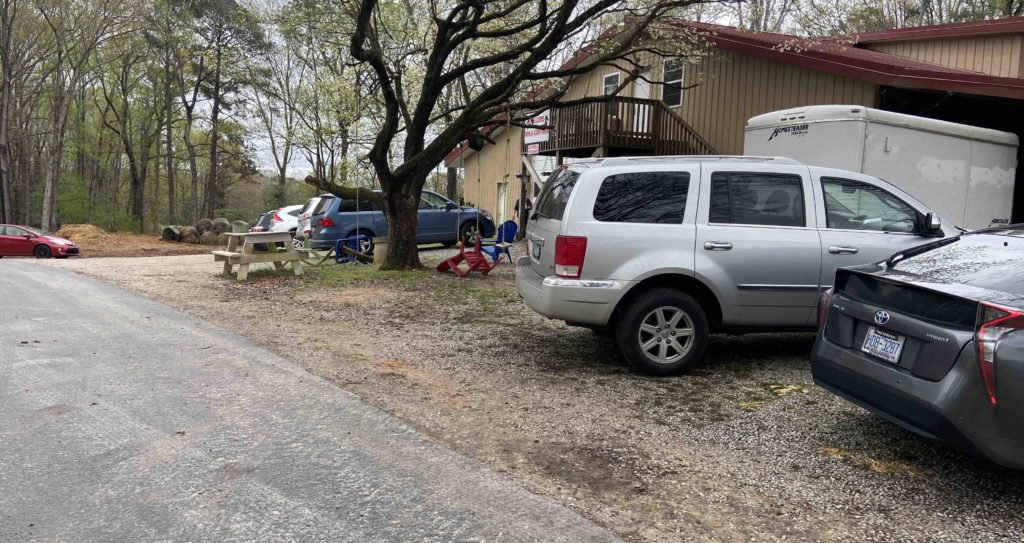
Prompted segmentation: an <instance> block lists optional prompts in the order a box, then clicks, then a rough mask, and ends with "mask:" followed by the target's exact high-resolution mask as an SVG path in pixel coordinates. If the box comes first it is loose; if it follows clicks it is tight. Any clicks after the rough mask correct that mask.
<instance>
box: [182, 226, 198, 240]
mask: <svg viewBox="0 0 1024 543" xmlns="http://www.w3.org/2000/svg"><path fill="white" fill-rule="evenodd" d="M180 239H181V242H182V243H199V232H197V231H196V229H195V228H193V227H191V226H182V227H181V238H180Z"/></svg>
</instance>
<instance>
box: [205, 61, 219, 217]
mask: <svg viewBox="0 0 1024 543" xmlns="http://www.w3.org/2000/svg"><path fill="white" fill-rule="evenodd" d="M215 59H216V65H215V67H214V70H213V104H212V106H211V108H210V173H209V178H207V181H206V194H205V198H203V202H204V203H203V217H206V218H207V219H212V218H213V210H214V207H216V200H217V147H219V145H218V144H219V143H220V142H219V141H218V140H219V139H220V133H219V132H218V128H220V126H219V124H218V121H219V120H220V108H221V98H222V97H221V95H220V84H221V73H220V70H221V49H220V46H219V45H218V46H217V50H216V52H215Z"/></svg>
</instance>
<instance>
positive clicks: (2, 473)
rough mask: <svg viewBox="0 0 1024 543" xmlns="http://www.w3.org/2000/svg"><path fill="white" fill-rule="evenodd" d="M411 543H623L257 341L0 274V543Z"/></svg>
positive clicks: (68, 282) (59, 277)
mask: <svg viewBox="0 0 1024 543" xmlns="http://www.w3.org/2000/svg"><path fill="white" fill-rule="evenodd" d="M181 288H183V289H187V288H188V285H187V284H182V285H181ZM342 329H343V328H342V327H341V326H339V328H338V330H339V333H341V331H342ZM412 540H419V541H437V540H443V541H448V540H468V541H506V540H507V541H511V540H514V541H529V540H545V541H559V540H561V541H607V540H614V538H613V537H612V536H611V535H610V534H609V533H607V532H605V531H604V530H602V529H600V528H597V527H596V526H594V525H593V524H591V523H589V522H587V521H586V520H584V519H583V518H581V517H579V516H578V515H576V514H575V513H573V512H572V511H570V510H568V509H565V508H563V507H561V506H559V505H557V504H555V503H553V502H551V501H548V500H546V499H543V498H540V497H537V496H534V495H532V494H529V493H528V492H526V491H525V490H523V489H522V488H521V487H519V486H518V485H516V484H515V483H514V482H513V481H511V480H510V479H508V478H505V477H503V476H500V475H498V474H495V473H492V472H489V471H488V470H486V469H485V468H483V467H482V466H481V465H479V464H477V463H475V462H473V461H471V460H469V459H467V458H464V457H462V456H459V455H458V454H456V453H454V452H452V451H450V450H448V449H445V448H444V447H441V446H439V445H436V444H434V443H431V442H428V441H426V440H424V439H423V438H421V437H420V436H419V435H418V434H417V433H416V432H415V431H414V430H411V429H410V428H408V427H406V426H404V425H402V424H401V423H400V422H398V421H397V420H395V419H394V418H392V417H391V416H390V415H388V414H386V413H383V412H381V411H379V410H377V409H375V408H373V407H370V406H368V405H366V404H364V403H362V402H361V401H360V400H359V399H358V398H356V397H355V396H353V395H352V394H349V393H347V392H345V391H343V390H340V389H338V388H336V387H334V386H332V385H330V384H328V383H326V382H324V381H322V380H320V379H317V378H316V377H313V376H311V375H309V374H308V373H306V372H305V371H303V370H302V369H300V368H298V367H297V366H295V365H293V364H292V363H290V362H288V361H286V360H284V359H281V358H279V357H277V356H274V355H273V354H271V353H269V352H267V351H266V350H264V349H261V348H257V347H254V346H251V345H249V344H248V343H247V342H246V341H245V340H243V339H242V338H239V337H237V336H233V335H231V334H228V333H226V332H224V331H221V330H220V329H217V328H215V327H213V326H212V325H209V324H205V323H203V322H201V321H199V320H197V319H194V318H191V317H189V316H187V315H184V314H182V313H179V312H177V311H174V310H172V309H169V308H167V307H165V306H162V305H160V304H157V303H155V302H151V301H148V300H145V299H142V298H139V297H137V296H134V295H132V294H129V293H127V292H124V291H122V290H119V289H116V288H114V287H111V286H108V285H106V284H103V283H100V282H98V281H95V280H93V279H89V278H86V277H83V276H79V275H74V274H72V273H70V272H66V271H62V270H58V269H53V268H50V267H46V266H40V265H36V264H34V263H33V262H31V261H26V260H22V261H11V260H7V259H5V260H3V261H0V541H4V542H10V541H216V542H228V541H360V542H369V541H412Z"/></svg>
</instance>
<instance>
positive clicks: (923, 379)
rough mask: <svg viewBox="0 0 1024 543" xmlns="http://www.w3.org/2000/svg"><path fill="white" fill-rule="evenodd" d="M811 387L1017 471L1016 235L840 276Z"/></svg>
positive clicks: (1022, 432) (1022, 349) (1023, 336)
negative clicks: (828, 392)
mask: <svg viewBox="0 0 1024 543" xmlns="http://www.w3.org/2000/svg"><path fill="white" fill-rule="evenodd" d="M819 326H820V328H821V331H820V333H819V334H818V339H817V341H816V343H815V345H814V351H813V353H812V355H811V371H812V373H813V375H814V381H815V382H816V383H817V384H818V385H820V386H822V387H824V388H825V389H827V390H829V391H831V392H833V393H835V394H837V395H839V396H841V397H843V398H846V399H847V400H849V401H851V402H853V403H855V404H857V405H860V406H861V407H864V408H865V409H868V410H869V411H872V412H874V413H876V414H878V415H880V416H882V417H885V418H886V419H888V420H890V421H892V422H894V423H896V424H898V425H900V426H903V427H904V428H907V429H909V430H911V431H913V432H916V433H918V434H920V435H923V436H925V437H927V438H930V439H933V440H935V441H940V442H943V443H946V444H947V445H951V446H953V447H955V448H958V449H961V450H964V451H967V452H969V453H972V454H976V455H979V456H982V457H985V458H988V459H989V460H991V461H993V462H995V463H997V464H1000V465H1003V466H1007V467H1012V468H1016V469H1024V424H1022V417H1024V224H1018V225H1011V226H1004V227H1000V228H989V229H985V230H979V231H975V232H971V233H966V234H962V235H960V236H956V237H952V238H946V239H942V240H938V241H936V242H933V243H930V244H926V245H923V246H920V247H916V248H913V249H909V250H905V251H902V252H899V253H896V254H895V255H893V256H892V257H890V258H889V259H888V260H886V261H883V262H879V263H877V264H870V265H866V266H858V267H853V268H843V269H840V270H838V272H837V274H836V279H835V286H834V287H833V289H832V290H831V291H830V292H828V293H826V295H825V296H824V297H823V299H822V302H821V305H820V307H819Z"/></svg>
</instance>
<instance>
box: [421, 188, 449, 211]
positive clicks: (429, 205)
mask: <svg viewBox="0 0 1024 543" xmlns="http://www.w3.org/2000/svg"><path fill="white" fill-rule="evenodd" d="M447 206H448V201H447V200H445V199H444V198H441V197H440V196H436V195H434V194H431V193H429V192H424V193H422V194H420V209H445V208H446V207H447Z"/></svg>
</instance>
